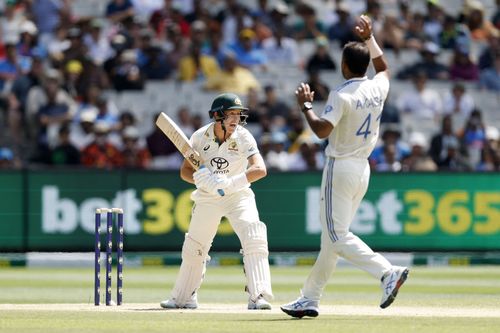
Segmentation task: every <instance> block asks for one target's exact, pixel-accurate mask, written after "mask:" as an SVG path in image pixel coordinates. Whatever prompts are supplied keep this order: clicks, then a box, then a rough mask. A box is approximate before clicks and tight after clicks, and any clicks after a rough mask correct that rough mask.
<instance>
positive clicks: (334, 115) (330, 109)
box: [320, 91, 343, 127]
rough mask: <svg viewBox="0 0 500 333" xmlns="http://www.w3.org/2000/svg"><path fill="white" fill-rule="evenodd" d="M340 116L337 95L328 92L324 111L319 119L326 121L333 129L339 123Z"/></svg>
mask: <svg viewBox="0 0 500 333" xmlns="http://www.w3.org/2000/svg"><path fill="white" fill-rule="evenodd" d="M342 114H343V109H342V103H341V99H340V97H339V94H338V93H337V92H336V91H330V94H329V95H328V100H327V102H326V105H325V109H324V110H323V113H322V114H321V117H320V118H323V119H326V120H328V121H329V122H330V123H331V124H332V125H333V126H334V127H335V126H337V124H338V123H339V121H340V118H342Z"/></svg>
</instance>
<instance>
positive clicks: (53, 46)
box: [47, 25, 71, 63]
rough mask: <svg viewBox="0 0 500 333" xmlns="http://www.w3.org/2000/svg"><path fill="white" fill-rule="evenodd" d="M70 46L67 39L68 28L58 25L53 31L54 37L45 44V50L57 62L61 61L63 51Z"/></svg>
mask: <svg viewBox="0 0 500 333" xmlns="http://www.w3.org/2000/svg"><path fill="white" fill-rule="evenodd" d="M70 47H71V41H70V40H69V39H68V28H67V27H66V26H63V25H59V26H58V27H57V28H56V30H55V32H54V37H53V38H51V39H50V41H49V43H48V46H47V52H48V55H49V57H50V59H51V60H52V61H54V62H57V63H60V62H62V60H63V58H64V52H65V51H66V50H67V49H69V48H70Z"/></svg>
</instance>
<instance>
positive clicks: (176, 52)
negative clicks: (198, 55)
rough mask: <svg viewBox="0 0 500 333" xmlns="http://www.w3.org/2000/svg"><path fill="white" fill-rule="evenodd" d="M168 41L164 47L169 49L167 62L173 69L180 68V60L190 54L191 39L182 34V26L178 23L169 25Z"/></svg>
mask: <svg viewBox="0 0 500 333" xmlns="http://www.w3.org/2000/svg"><path fill="white" fill-rule="evenodd" d="M167 42H168V45H166V46H165V47H164V48H165V49H166V50H167V62H168V63H169V64H170V67H171V68H173V69H177V68H179V62H180V60H181V59H182V58H183V57H185V56H186V55H188V54H189V44H190V42H189V39H187V38H184V37H183V36H182V34H181V28H180V27H179V26H178V25H177V24H174V23H172V24H170V25H169V26H168V27H167Z"/></svg>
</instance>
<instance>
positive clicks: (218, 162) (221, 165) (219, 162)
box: [210, 157, 229, 170]
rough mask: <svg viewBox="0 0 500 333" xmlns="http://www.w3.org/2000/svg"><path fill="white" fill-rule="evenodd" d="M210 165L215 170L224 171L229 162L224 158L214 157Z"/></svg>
mask: <svg viewBox="0 0 500 333" xmlns="http://www.w3.org/2000/svg"><path fill="white" fill-rule="evenodd" d="M210 165H211V166H213V167H216V168H217V170H224V169H225V168H227V167H228V166H229V162H228V161H227V160H226V159H225V158H222V157H214V158H212V160H211V161H210Z"/></svg>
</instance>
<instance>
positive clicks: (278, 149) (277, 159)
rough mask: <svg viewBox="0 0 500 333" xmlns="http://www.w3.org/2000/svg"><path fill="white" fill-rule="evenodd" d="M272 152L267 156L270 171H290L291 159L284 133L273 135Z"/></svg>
mask: <svg viewBox="0 0 500 333" xmlns="http://www.w3.org/2000/svg"><path fill="white" fill-rule="evenodd" d="M270 141H271V144H270V150H269V152H268V153H267V154H266V156H265V160H266V166H267V168H268V169H269V170H275V171H288V169H289V166H290V157H289V155H288V152H287V151H286V145H287V143H288V142H287V137H286V134H285V133H283V132H274V133H272V135H271V140H270Z"/></svg>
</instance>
